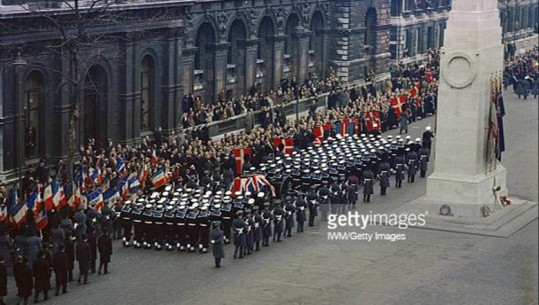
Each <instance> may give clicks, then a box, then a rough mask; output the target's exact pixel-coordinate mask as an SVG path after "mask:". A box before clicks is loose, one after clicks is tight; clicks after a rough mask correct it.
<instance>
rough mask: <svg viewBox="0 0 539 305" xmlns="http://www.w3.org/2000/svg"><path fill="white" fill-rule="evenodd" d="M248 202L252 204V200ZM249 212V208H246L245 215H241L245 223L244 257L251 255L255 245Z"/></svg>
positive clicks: (252, 223) (252, 224)
mask: <svg viewBox="0 0 539 305" xmlns="http://www.w3.org/2000/svg"><path fill="white" fill-rule="evenodd" d="M249 200H253V203H254V199H252V198H251V199H249ZM251 212H252V210H251V209H250V208H247V209H245V213H244V214H243V215H244V216H243V217H244V218H243V221H245V231H244V232H245V254H246V255H251V254H252V253H253V250H254V243H255V235H254V229H253V227H254V222H253V219H252V218H251Z"/></svg>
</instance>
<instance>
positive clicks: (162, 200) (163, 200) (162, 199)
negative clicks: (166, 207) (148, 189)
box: [157, 197, 167, 203]
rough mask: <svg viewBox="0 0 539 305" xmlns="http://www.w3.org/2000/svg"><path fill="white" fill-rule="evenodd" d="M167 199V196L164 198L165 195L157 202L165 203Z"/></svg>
mask: <svg viewBox="0 0 539 305" xmlns="http://www.w3.org/2000/svg"><path fill="white" fill-rule="evenodd" d="M165 201H167V198H164V197H163V198H159V201H158V202H157V203H163V202H165Z"/></svg>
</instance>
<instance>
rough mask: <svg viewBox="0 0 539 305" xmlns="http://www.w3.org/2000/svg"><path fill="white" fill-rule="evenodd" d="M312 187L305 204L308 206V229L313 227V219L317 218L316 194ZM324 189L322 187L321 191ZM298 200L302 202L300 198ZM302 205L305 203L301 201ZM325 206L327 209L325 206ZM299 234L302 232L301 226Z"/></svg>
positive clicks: (314, 188)
mask: <svg viewBox="0 0 539 305" xmlns="http://www.w3.org/2000/svg"><path fill="white" fill-rule="evenodd" d="M313 186H314V185H313ZM313 186H311V190H310V191H309V192H308V193H307V204H308V205H309V227H312V226H314V219H315V218H316V216H318V195H317V194H316V187H313ZM324 188H326V187H322V188H321V190H322V189H324ZM326 189H327V188H326ZM299 199H301V201H303V198H301V197H300V198H299ZM303 204H305V201H303ZM325 206H326V207H327V204H326V205H325ZM298 217H299V216H298ZM303 217H305V212H303ZM298 222H299V220H298ZM298 229H299V227H298ZM301 232H303V225H302V226H301Z"/></svg>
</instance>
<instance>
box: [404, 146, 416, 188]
mask: <svg viewBox="0 0 539 305" xmlns="http://www.w3.org/2000/svg"><path fill="white" fill-rule="evenodd" d="M406 151H407V152H408V153H407V154H406V164H407V165H408V182H410V183H414V180H415V175H416V173H417V154H416V152H415V151H414V150H412V149H411V148H406Z"/></svg>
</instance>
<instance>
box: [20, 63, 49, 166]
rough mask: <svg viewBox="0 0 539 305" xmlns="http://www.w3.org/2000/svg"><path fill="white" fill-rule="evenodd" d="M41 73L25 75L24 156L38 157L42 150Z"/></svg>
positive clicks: (35, 72) (33, 72) (34, 72)
mask: <svg viewBox="0 0 539 305" xmlns="http://www.w3.org/2000/svg"><path fill="white" fill-rule="evenodd" d="M42 100H43V75H42V74H41V73H40V72H38V71H32V72H31V73H30V74H28V76H27V77H26V126H25V132H24V156H25V157H26V158H35V157H38V156H39V155H40V154H42V153H41V150H42V142H43V141H42V140H41V138H42V134H44V130H43V129H42V123H43V122H42V119H41V118H42V111H43V110H44V109H43V108H44V107H43V105H42V103H43V102H42Z"/></svg>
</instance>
